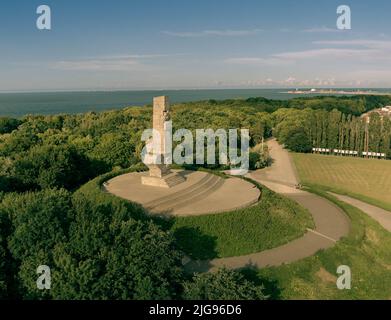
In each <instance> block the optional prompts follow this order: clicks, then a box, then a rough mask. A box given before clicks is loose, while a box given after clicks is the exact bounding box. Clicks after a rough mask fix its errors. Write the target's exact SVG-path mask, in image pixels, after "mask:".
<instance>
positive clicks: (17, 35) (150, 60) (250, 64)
mask: <svg viewBox="0 0 391 320" xmlns="http://www.w3.org/2000/svg"><path fill="white" fill-rule="evenodd" d="M40 5H48V6H49V7H50V8H51V24H52V26H51V27H52V29H51V30H39V29H38V28H37V27H36V21H37V19H38V17H39V14H37V13H36V10H37V7H38V6H40ZM339 5H349V7H350V9H351V30H338V29H337V26H336V21H337V18H338V15H337V7H338V6H339ZM390 12H391V1H389V0H373V1H370V0H367V1H364V0H351V1H342V0H340V1H334V0H318V1H307V0H301V1H293V0H292V1H290V0H285V1H282V0H273V1H269V0H268V1H263V0H256V1H249V0H240V1H231V0H224V1H223V0H221V1H215V0H208V1H205V0H181V1H177V0H161V1H157V0H155V1H152V0H139V1H134V0H126V1H125V0H111V1H103V0H83V1H76V0H67V1H65V0H45V1H44V0H40V1H34V0H19V1H11V0H2V1H1V3H0V91H47V90H140V89H197V88H281V87H289V88H296V87H297V88H301V87H382V88H386V87H391V20H390V19H389V14H390Z"/></svg>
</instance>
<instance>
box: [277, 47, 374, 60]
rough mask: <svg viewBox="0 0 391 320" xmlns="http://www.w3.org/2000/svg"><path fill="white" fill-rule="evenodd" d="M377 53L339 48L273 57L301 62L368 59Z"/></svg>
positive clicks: (297, 52)
mask: <svg viewBox="0 0 391 320" xmlns="http://www.w3.org/2000/svg"><path fill="white" fill-rule="evenodd" d="M376 53H378V51H377V50H373V49H341V48H323V49H313V50H303V51H292V52H283V53H277V54H274V55H273V56H274V57H277V58H280V59H290V60H301V59H312V58H352V57H362V58H368V57H371V56H373V55H374V54H376Z"/></svg>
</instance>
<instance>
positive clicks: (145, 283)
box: [52, 194, 182, 299]
mask: <svg viewBox="0 0 391 320" xmlns="http://www.w3.org/2000/svg"><path fill="white" fill-rule="evenodd" d="M73 207H74V210H75V220H74V221H73V222H72V224H71V228H70V236H69V239H70V240H69V242H68V243H66V244H63V245H60V246H58V247H57V248H56V250H55V265H56V269H57V272H56V273H54V274H53V282H54V283H56V284H57V285H56V286H55V287H53V290H52V291H53V294H54V297H55V298H56V299H170V298H175V297H177V292H178V291H179V283H180V282H181V277H182V264H181V254H180V253H179V252H178V251H177V250H176V248H175V246H174V239H173V236H172V235H171V234H168V233H167V232H165V231H163V230H161V229H160V228H159V227H158V226H157V225H155V224H154V223H152V222H151V221H142V220H135V219H134V218H133V216H134V213H135V211H137V210H140V208H138V207H137V206H136V205H133V204H130V203H127V202H125V201H122V200H120V199H114V200H113V201H110V202H100V203H97V201H94V200H93V199H87V198H85V196H84V195H83V194H76V195H75V197H74V199H73Z"/></svg>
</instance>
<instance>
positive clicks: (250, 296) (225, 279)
mask: <svg viewBox="0 0 391 320" xmlns="http://www.w3.org/2000/svg"><path fill="white" fill-rule="evenodd" d="M183 296H184V298H185V299H187V300H265V299H267V298H268V297H267V296H266V295H265V294H264V293H263V287H262V286H257V285H255V284H253V283H252V282H250V281H248V280H246V279H245V278H244V277H243V275H241V274H240V273H239V272H237V271H233V270H228V269H220V270H218V271H217V272H216V273H203V274H197V275H195V276H194V277H193V279H192V281H187V282H185V283H184V293H183Z"/></svg>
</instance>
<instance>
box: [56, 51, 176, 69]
mask: <svg viewBox="0 0 391 320" xmlns="http://www.w3.org/2000/svg"><path fill="white" fill-rule="evenodd" d="M180 55H182V54H122V55H109V56H102V57H92V58H86V59H78V60H62V61H57V62H55V63H52V64H51V67H52V68H53V69H59V70H75V71H129V70H135V69H140V67H142V66H145V65H146V64H145V60H153V59H157V58H166V57H175V56H180Z"/></svg>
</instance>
